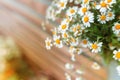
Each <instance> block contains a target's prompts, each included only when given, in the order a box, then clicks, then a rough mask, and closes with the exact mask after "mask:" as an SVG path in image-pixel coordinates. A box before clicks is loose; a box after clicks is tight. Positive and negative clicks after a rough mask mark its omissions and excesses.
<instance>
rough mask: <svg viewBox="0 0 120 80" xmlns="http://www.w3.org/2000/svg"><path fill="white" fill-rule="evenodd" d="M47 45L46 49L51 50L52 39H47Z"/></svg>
mask: <svg viewBox="0 0 120 80" xmlns="http://www.w3.org/2000/svg"><path fill="white" fill-rule="evenodd" d="M45 44H46V48H47V49H51V47H52V46H53V45H52V41H51V39H49V38H47V39H46V40H45Z"/></svg>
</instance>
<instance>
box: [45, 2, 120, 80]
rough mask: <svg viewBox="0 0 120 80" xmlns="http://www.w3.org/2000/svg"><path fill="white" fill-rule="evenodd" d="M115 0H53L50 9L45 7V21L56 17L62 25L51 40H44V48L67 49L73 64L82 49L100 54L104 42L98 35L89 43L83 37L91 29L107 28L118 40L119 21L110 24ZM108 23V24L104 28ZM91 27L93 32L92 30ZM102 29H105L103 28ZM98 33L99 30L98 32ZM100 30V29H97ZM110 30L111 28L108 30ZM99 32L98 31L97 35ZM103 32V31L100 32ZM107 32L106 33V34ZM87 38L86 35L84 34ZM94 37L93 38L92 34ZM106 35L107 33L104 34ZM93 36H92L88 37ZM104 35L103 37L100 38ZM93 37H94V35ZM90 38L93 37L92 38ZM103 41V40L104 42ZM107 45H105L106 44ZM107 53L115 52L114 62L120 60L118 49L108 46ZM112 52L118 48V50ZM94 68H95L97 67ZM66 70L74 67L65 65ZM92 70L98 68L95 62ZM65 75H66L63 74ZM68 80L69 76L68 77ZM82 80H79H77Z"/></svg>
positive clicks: (119, 35)
mask: <svg viewBox="0 0 120 80" xmlns="http://www.w3.org/2000/svg"><path fill="white" fill-rule="evenodd" d="M116 3H117V1H116V0H98V1H94V0H55V1H53V3H52V6H50V7H49V8H48V11H47V19H51V20H56V19H57V16H59V15H60V16H62V18H61V19H60V20H61V23H60V25H59V26H58V27H56V28H55V29H54V30H52V32H53V40H52V39H49V38H47V39H46V41H45V43H46V48H47V49H51V47H52V46H53V45H55V46H56V47H58V48H62V47H63V44H64V45H67V46H69V52H70V53H71V60H72V61H76V59H75V55H76V54H75V53H77V54H81V53H82V48H89V49H90V50H91V52H92V53H101V52H103V51H102V50H103V48H104V47H103V46H105V45H104V44H106V43H105V42H106V41H102V40H100V39H101V35H100V36H99V37H96V40H93V41H92V40H91V39H90V38H89V37H87V36H86V35H84V34H85V33H87V32H88V31H90V28H91V31H94V27H97V26H98V25H99V27H106V28H111V32H112V34H113V35H115V36H116V37H117V38H118V40H119V39H120V18H119V20H118V21H116V22H114V23H113V22H112V23H111V21H113V20H115V19H116V14H115V11H114V10H113V9H112V8H113V5H114V4H116ZM107 23H111V25H109V26H108V27H107ZM92 28H93V30H92ZM103 29H104V28H103ZM98 30H99V29H98ZM100 30H102V28H101V29H100ZM107 30H110V29H107ZM99 33H100V32H99ZM101 33H104V32H101ZM108 34H109V33H107V35H108ZM87 35H89V33H87ZM93 35H96V34H95V33H94V34H93ZM105 35H106V34H105ZM91 36H92V35H91ZM102 36H103V35H102ZM93 37H94V36H93ZM93 37H92V38H93ZM103 40H104V39H103ZM107 44H108V43H107ZM109 48H110V50H114V51H113V53H114V56H113V58H115V60H119V61H120V49H119V47H115V46H111V45H109ZM115 49H119V50H118V51H117V50H115ZM96 66H97V67H96ZM66 67H67V68H68V67H69V68H73V66H71V65H70V64H69V65H68V64H67V65H66ZM92 67H93V68H96V69H99V68H100V67H99V66H98V64H97V63H94V65H93V66H92ZM66 75H67V76H68V74H66ZM68 78H69V79H68V80H71V79H70V76H69V77H68ZM76 80H81V79H79V78H78V79H76Z"/></svg>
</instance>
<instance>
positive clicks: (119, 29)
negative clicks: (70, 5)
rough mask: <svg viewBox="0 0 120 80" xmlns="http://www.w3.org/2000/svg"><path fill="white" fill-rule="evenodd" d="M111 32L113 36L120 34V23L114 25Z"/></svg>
mask: <svg viewBox="0 0 120 80" xmlns="http://www.w3.org/2000/svg"><path fill="white" fill-rule="evenodd" d="M112 30H113V32H114V33H115V34H117V35H118V34H120V23H115V24H114V26H113V28H112Z"/></svg>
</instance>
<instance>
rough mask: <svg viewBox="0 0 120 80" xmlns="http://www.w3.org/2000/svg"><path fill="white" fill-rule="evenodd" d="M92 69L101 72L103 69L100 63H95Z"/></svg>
mask: <svg viewBox="0 0 120 80" xmlns="http://www.w3.org/2000/svg"><path fill="white" fill-rule="evenodd" d="M92 68H93V69H95V70H99V69H100V68H101V67H100V65H99V64H98V63H96V62H94V63H93V64H92Z"/></svg>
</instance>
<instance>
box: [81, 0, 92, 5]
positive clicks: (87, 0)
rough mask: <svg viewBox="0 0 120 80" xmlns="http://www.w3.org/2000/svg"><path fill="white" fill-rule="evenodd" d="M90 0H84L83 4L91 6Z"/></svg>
mask: <svg viewBox="0 0 120 80" xmlns="http://www.w3.org/2000/svg"><path fill="white" fill-rule="evenodd" d="M89 2H90V0H82V4H84V5H87V4H89Z"/></svg>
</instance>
